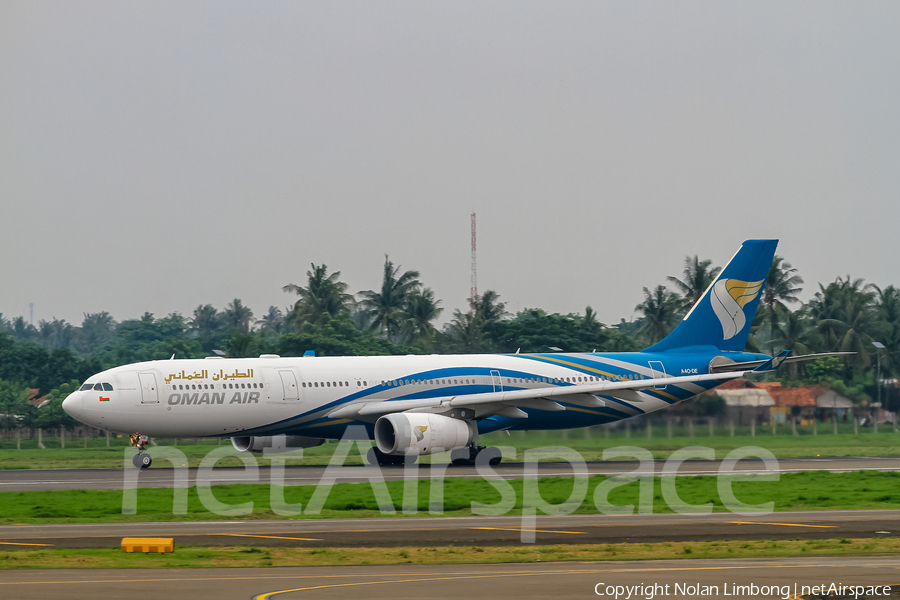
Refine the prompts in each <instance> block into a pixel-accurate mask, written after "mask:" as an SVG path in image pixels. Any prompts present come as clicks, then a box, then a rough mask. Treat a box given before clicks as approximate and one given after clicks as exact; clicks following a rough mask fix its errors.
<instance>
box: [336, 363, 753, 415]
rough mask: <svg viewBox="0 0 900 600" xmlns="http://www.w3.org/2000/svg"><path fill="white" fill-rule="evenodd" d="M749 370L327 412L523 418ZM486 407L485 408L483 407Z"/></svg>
mask: <svg viewBox="0 0 900 600" xmlns="http://www.w3.org/2000/svg"><path fill="white" fill-rule="evenodd" d="M747 372H748V371H747V370H744V371H730V372H727V373H711V374H709V375H686V376H683V377H661V378H657V379H637V380H633V381H631V380H629V381H600V382H597V383H592V384H589V385H572V386H565V387H558V386H557V387H542V388H532V389H527V390H513V391H508V392H486V393H483V394H461V395H457V396H440V397H436V398H422V399H414V400H390V401H379V402H372V401H368V402H366V401H363V402H355V403H353V404H348V405H345V406H341V407H340V408H337V409H335V410H333V411H331V412H330V413H328V417H329V418H332V419H360V420H365V421H372V420H375V419H377V418H378V417H380V416H381V415H386V414H390V413H396V412H407V411H415V412H435V411H438V410H439V411H441V412H443V411H447V410H451V409H453V408H470V409H475V411H476V413H477V414H478V415H479V416H488V415H490V414H499V415H504V416H510V417H514V418H524V417H525V416H526V413H524V412H522V411H521V410H518V408H520V407H521V408H539V409H542V410H565V407H564V406H562V405H561V404H559V403H558V402H556V400H559V401H561V402H566V403H568V404H575V405H577V406H585V407H593V408H597V407H601V406H605V403H604V402H603V400H602V399H601V398H597V397H596V396H595V394H606V395H611V396H615V397H617V398H621V399H622V400H626V401H629V402H642V401H643V400H644V399H643V398H642V397H641V396H640V395H639V394H637V393H636V392H638V391H640V390H646V389H650V388H654V387H662V386H666V385H679V384H682V383H696V382H698V381H723V380H727V379H737V378H738V377H743V376H744V375H745V374H746V373H747ZM485 409H487V410H485Z"/></svg>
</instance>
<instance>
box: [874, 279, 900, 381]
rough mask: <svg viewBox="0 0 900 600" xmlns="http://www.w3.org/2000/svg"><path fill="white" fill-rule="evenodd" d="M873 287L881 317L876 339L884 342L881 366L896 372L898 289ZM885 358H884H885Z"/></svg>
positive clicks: (899, 340) (899, 357)
mask: <svg viewBox="0 0 900 600" xmlns="http://www.w3.org/2000/svg"><path fill="white" fill-rule="evenodd" d="M872 287H873V288H874V289H875V292H876V296H875V303H876V305H877V307H878V314H879V317H880V318H881V321H882V323H881V327H880V330H881V332H880V334H879V335H880V337H881V339H879V340H876V341H879V342H881V343H883V344H884V348H885V349H884V350H883V351H882V360H881V368H882V369H883V370H884V371H886V372H887V373H896V370H897V367H898V365H900V290H898V289H896V288H895V287H894V286H893V285H889V286H887V287H886V288H884V289H883V290H882V289H881V288H879V287H878V286H872ZM885 359H886V360H885Z"/></svg>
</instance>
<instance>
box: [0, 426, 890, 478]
mask: <svg viewBox="0 0 900 600" xmlns="http://www.w3.org/2000/svg"><path fill="white" fill-rule="evenodd" d="M771 431H772V430H771V428H770V427H768V426H765V427H763V426H760V427H758V428H757V430H756V435H755V436H750V435H749V427H746V426H745V427H736V428H735V433H736V435H735V436H734V437H731V436H730V435H728V427H727V426H722V425H720V426H717V427H716V429H715V433H717V434H719V435H715V436H709V435H708V434H709V428H708V426H706V425H698V426H697V427H695V429H694V433H695V436H694V437H688V436H687V435H686V430H685V428H683V427H677V428H675V429H674V431H673V433H674V435H675V437H672V438H668V437H666V433H667V431H666V428H665V427H662V426H657V427H654V428H653V437H652V438H649V439H648V438H647V432H646V429H645V428H641V429H632V431H631V435H630V436H629V437H627V436H626V433H625V431H623V430H617V431H614V432H611V433H609V437H607V432H606V430H605V429H604V428H603V427H593V428H589V429H579V430H571V431H561V432H558V431H517V432H512V433H511V435H507V434H505V433H492V434H489V435H484V436H481V439H480V440H479V441H480V443H482V444H485V445H496V446H508V447H513V448H515V449H516V453H517V457H516V458H517V460H522V458H523V453H524V451H525V450H527V449H531V448H540V447H544V446H563V447H568V448H572V449H574V450H576V451H577V452H579V453H580V454H581V455H582V457H583V458H584V459H585V460H602V457H603V451H604V450H606V449H608V448H614V447H616V446H625V445H629V446H639V447H642V448H646V449H648V450H649V451H650V452H651V454H653V457H654V458H657V459H665V458H668V457H669V455H670V454H671V453H672V452H674V451H675V450H678V449H679V448H684V447H687V446H706V447H710V448H713V449H714V450H715V454H716V457H717V458H724V457H725V456H726V455H727V454H728V453H729V452H731V451H732V450H734V449H736V448H741V447H743V446H760V447H762V448H766V449H767V450H769V451H770V452H772V453H773V454H774V455H775V456H777V457H779V458H788V457H795V456H895V455H898V454H900V434H897V433H894V432H893V430H892V429H890V428H889V427H888V426H882V428H881V430H879V432H878V433H877V434H875V433H873V432H872V431H871V430H867V429H862V428H861V429H860V432H859V433H858V434H854V433H853V426H852V425H847V424H841V425H840V428H839V431H840V433H838V434H837V435H835V434H833V433H830V432H831V431H832V428H831V424H822V425H820V427H819V434H818V435H812V427H811V426H809V425H806V426H803V427H800V428H799V435H797V436H793V435H791V430H790V427H789V426H785V425H783V424H782V425H779V429H778V433H777V435H772V432H771ZM723 434H724V435H723ZM156 441H157V443H158V444H159V445H161V446H172V445H173V440H171V439H159V440H156ZM88 442H89V443H88V447H87V448H84V444H83V439H82V438H71V437H67V439H66V448H65V449H63V448H60V440H59V439H58V438H50V437H46V436H45V437H44V445H45V446H46V449H39V448H37V441H36V440H22V442H21V445H22V448H21V450H17V449H16V441H15V439H3V440H0V470H2V469H63V468H122V467H123V465H124V463H125V461H124V451H125V450H126V449H127V448H128V441H127V438H126V437H124V436H123V437H120V438H113V439H112V440H111V446H110V447H109V448H107V447H106V438H102V437H101V438H93V439H89V440H88ZM228 444H230V441H229V440H223V441H222V442H221V445H222V446H225V445H228ZM219 445H220V442H219V440H200V441H199V442H198V441H197V440H184V439H182V440H179V441H178V445H177V449H178V450H179V451H181V452H183V453H184V454H185V457H186V459H187V463H186V464H187V465H188V466H192V467H195V466H198V465H199V464H200V461H201V460H202V459H203V457H204V456H205V455H206V454H207V453H208V452H209V451H210V450H212V449H214V448H216V447H218V446H219ZM336 447H337V444H336V443H334V442H333V441H332V442H329V443H326V444H324V445H322V446H318V447H316V448H307V449H305V450H304V451H303V458H301V459H289V460H288V464H306V465H321V464H326V463H327V462H328V460H329V459H330V458H331V455H332V453H333V452H334V449H335V448H336ZM130 456H131V455H130V454H129V457H130ZM256 458H257V459H258V460H259V463H260V464H261V465H267V464H269V461H268V459H267V458H265V457H262V456H258V455H257V456H256ZM129 460H130V459H129ZM420 460H421V461H422V462H432V461H435V462H447V457H446V455H435V456H424V457H422V458H421V459H420ZM508 460H509V459H508ZM361 462H362V461H361V459H360V457H359V452H358V451H357V450H355V449H354V450H353V451H351V453H350V455H349V456H348V458H347V461H346V464H351V465H352V464H357V465H358V464H361ZM218 464H219V465H220V466H240V465H241V462H240V461H239V460H238V459H236V458H225V459H223V460H222V461H221V462H220V463H218Z"/></svg>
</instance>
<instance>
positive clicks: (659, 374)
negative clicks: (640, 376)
mask: <svg viewBox="0 0 900 600" xmlns="http://www.w3.org/2000/svg"><path fill="white" fill-rule="evenodd" d="M648 364H649V365H650V371H652V372H653V379H661V378H663V377H665V376H666V368H665V367H664V366H663V364H662V362H660V361H658V360H651V361H650V362H649V363H648ZM653 388H654V389H657V390H664V389H666V386H665V385H655V386H653Z"/></svg>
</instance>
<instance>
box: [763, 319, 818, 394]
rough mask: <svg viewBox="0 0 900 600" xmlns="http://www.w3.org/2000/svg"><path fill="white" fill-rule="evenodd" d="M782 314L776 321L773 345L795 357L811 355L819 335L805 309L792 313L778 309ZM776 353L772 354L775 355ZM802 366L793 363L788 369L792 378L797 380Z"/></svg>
mask: <svg viewBox="0 0 900 600" xmlns="http://www.w3.org/2000/svg"><path fill="white" fill-rule="evenodd" d="M776 310H778V311H780V312H781V315H780V318H778V319H777V320H776V323H777V328H776V330H775V335H774V336H773V339H772V343H773V345H777V346H778V347H780V348H781V349H782V350H790V351H791V352H792V353H793V354H794V355H800V354H810V353H811V352H813V348H814V347H815V346H816V345H817V344H818V342H819V334H818V331H817V330H816V328H815V327H814V326H813V321H812V319H810V318H809V314H808V312H807V311H806V310H804V309H803V308H800V309H799V310H795V311H790V310H787V309H781V308H776ZM774 354H775V352H774V351H773V352H772V355H774ZM800 366H802V364H798V363H791V364H790V365H789V366H788V368H789V370H790V374H791V377H794V378H796V377H797V372H798V367H800Z"/></svg>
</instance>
